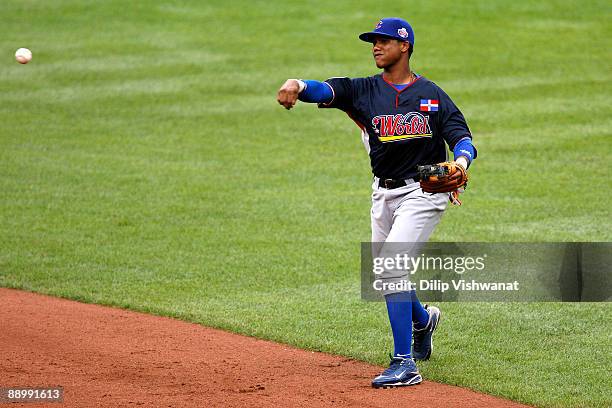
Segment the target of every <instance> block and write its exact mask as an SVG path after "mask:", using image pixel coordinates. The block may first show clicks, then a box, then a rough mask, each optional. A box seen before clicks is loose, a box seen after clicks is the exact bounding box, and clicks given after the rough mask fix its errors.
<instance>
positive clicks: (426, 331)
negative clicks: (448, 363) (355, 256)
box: [412, 305, 442, 360]
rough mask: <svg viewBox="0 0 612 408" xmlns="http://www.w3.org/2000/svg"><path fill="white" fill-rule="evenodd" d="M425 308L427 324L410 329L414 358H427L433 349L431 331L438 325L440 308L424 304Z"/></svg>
mask: <svg viewBox="0 0 612 408" xmlns="http://www.w3.org/2000/svg"><path fill="white" fill-rule="evenodd" d="M425 309H426V310H427V313H428V314H429V321H428V322H427V326H425V327H424V328H422V329H420V330H417V329H414V330H413V331H412V338H413V342H412V355H413V356H414V358H415V360H429V357H430V356H431V352H432V351H433V340H432V337H433V332H434V331H435V330H436V327H438V323H440V317H441V316H442V313H441V312H440V309H438V308H437V307H435V306H428V305H425Z"/></svg>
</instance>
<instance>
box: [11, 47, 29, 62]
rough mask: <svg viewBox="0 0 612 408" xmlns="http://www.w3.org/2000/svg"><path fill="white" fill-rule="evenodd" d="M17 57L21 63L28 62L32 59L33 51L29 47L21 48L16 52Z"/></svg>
mask: <svg viewBox="0 0 612 408" xmlns="http://www.w3.org/2000/svg"><path fill="white" fill-rule="evenodd" d="M15 59H16V60H17V62H18V63H20V64H27V63H28V62H30V61H31V60H32V51H30V50H28V49H27V48H20V49H18V50H17V52H15Z"/></svg>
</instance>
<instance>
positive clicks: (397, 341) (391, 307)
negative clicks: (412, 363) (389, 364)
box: [385, 292, 412, 357]
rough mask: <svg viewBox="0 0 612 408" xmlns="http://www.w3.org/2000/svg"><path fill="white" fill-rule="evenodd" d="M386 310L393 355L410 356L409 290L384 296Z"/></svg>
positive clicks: (410, 315)
mask: <svg viewBox="0 0 612 408" xmlns="http://www.w3.org/2000/svg"><path fill="white" fill-rule="evenodd" d="M385 301H386V302H387V312H388V313H389V321H390V322H391V330H392V331H393V345H394V347H395V351H394V355H395V356H402V357H410V351H411V350H410V343H411V340H412V305H411V298H410V292H399V293H392V294H389V295H386V296H385Z"/></svg>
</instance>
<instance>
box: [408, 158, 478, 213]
mask: <svg viewBox="0 0 612 408" xmlns="http://www.w3.org/2000/svg"><path fill="white" fill-rule="evenodd" d="M418 171H419V175H420V179H421V181H420V184H421V188H422V189H423V191H425V192H427V193H450V200H451V202H453V204H456V205H461V201H459V193H460V192H463V189H465V188H466V187H467V182H468V175H467V171H466V170H465V169H464V168H463V166H461V165H459V164H457V163H455V162H444V163H438V164H430V165H426V166H419V167H418Z"/></svg>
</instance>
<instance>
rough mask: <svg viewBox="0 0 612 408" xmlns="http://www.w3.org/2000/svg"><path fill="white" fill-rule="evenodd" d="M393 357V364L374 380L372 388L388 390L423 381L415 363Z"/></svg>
mask: <svg viewBox="0 0 612 408" xmlns="http://www.w3.org/2000/svg"><path fill="white" fill-rule="evenodd" d="M389 357H391V363H390V364H389V368H387V369H386V370H385V371H383V373H382V374H381V375H379V376H378V377H376V378H374V379H373V380H372V387H374V388H387V387H401V386H404V385H416V384H420V383H421V382H422V381H423V377H421V374H419V369H418V368H417V366H416V364H415V362H414V360H413V359H411V358H403V357H393V356H392V355H391V354H389Z"/></svg>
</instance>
